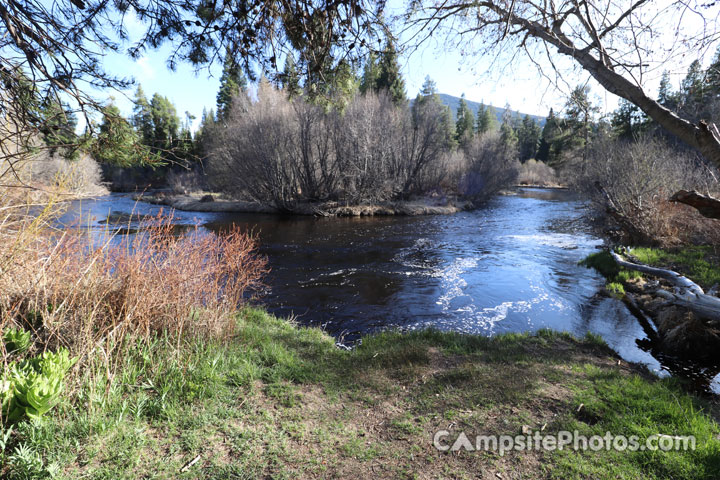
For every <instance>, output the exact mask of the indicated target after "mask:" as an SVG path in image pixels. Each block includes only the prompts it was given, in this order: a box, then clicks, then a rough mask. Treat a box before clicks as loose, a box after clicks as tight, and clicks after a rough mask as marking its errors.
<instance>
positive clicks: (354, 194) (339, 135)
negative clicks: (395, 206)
mask: <svg viewBox="0 0 720 480" xmlns="http://www.w3.org/2000/svg"><path fill="white" fill-rule="evenodd" d="M328 120H329V121H330V122H332V127H333V132H334V137H333V143H334V148H335V151H336V156H337V158H338V168H339V175H340V178H341V185H340V191H339V192H338V196H339V197H340V198H342V199H344V200H346V201H348V202H350V203H363V202H381V201H385V200H389V199H392V198H394V197H396V196H397V195H398V193H399V192H401V191H402V188H403V185H402V182H403V178H404V176H405V175H406V172H405V169H404V160H405V159H404V158H403V156H402V154H403V152H402V151H401V147H400V142H401V141H402V134H403V128H404V127H405V123H406V119H405V118H403V117H402V112H401V111H400V110H399V109H397V108H396V107H395V106H394V105H393V103H392V101H391V100H390V98H389V97H388V96H387V95H385V94H381V95H375V94H368V95H362V96H359V97H357V98H355V100H354V101H353V102H352V103H351V104H350V105H349V106H348V107H347V109H346V110H345V112H344V114H343V115H340V114H339V113H336V114H334V115H333V116H332V118H331V119H328Z"/></svg>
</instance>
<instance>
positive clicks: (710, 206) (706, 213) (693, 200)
mask: <svg viewBox="0 0 720 480" xmlns="http://www.w3.org/2000/svg"><path fill="white" fill-rule="evenodd" d="M670 201H671V202H678V203H684V204H685V205H689V206H691V207H693V208H694V209H696V210H697V211H698V212H700V215H702V216H703V217H707V218H716V219H720V199H717V198H715V197H711V196H709V195H703V194H701V193H698V192H696V191H695V190H692V191H687V190H680V191H679V192H677V193H676V194H675V195H673V196H672V197H670Z"/></svg>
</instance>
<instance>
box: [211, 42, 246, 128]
mask: <svg viewBox="0 0 720 480" xmlns="http://www.w3.org/2000/svg"><path fill="white" fill-rule="evenodd" d="M246 90H247V79H246V78H245V75H244V74H243V71H242V68H240V65H238V64H237V63H236V62H235V59H234V58H233V56H232V55H230V54H229V53H228V54H227V55H226V56H225V63H224V64H223V73H222V76H221V77H220V90H219V91H218V94H217V101H216V104H217V115H218V120H220V121H225V120H227V118H228V115H230V108H231V107H232V100H233V98H234V97H235V96H236V95H239V94H240V93H241V92H242V93H244V92H245V91H246Z"/></svg>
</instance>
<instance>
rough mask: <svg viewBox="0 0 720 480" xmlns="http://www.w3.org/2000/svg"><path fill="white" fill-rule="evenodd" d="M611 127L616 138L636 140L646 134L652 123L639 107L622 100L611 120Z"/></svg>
mask: <svg viewBox="0 0 720 480" xmlns="http://www.w3.org/2000/svg"><path fill="white" fill-rule="evenodd" d="M610 125H611V127H612V132H613V134H614V135H615V136H616V137H618V138H624V139H634V138H637V137H638V136H639V135H641V134H642V133H644V132H646V131H647V130H648V129H649V128H650V126H651V122H650V119H649V118H648V117H647V116H646V115H645V114H644V113H643V111H642V110H640V108H639V107H638V106H637V105H635V104H633V103H630V102H628V101H627V100H625V99H620V102H619V104H618V108H617V110H615V111H614V112H613V114H612V117H611V118H610Z"/></svg>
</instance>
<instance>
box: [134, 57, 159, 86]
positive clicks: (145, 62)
mask: <svg viewBox="0 0 720 480" xmlns="http://www.w3.org/2000/svg"><path fill="white" fill-rule="evenodd" d="M135 64H136V65H137V66H138V68H139V75H138V77H139V78H138V80H141V81H142V80H150V79H153V78H155V69H153V66H152V64H151V63H150V59H149V58H148V57H140V58H139V59H138V60H136V61H135Z"/></svg>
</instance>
